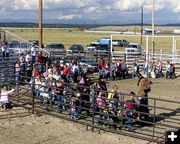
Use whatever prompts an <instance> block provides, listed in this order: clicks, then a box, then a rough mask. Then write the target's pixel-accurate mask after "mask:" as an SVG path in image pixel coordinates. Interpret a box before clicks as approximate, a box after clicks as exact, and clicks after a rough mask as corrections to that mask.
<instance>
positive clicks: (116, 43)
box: [112, 39, 129, 47]
mask: <svg viewBox="0 0 180 144" xmlns="http://www.w3.org/2000/svg"><path fill="white" fill-rule="evenodd" d="M112 44H113V46H120V47H126V46H127V45H128V44H129V42H128V41H126V40H123V39H122V40H112Z"/></svg>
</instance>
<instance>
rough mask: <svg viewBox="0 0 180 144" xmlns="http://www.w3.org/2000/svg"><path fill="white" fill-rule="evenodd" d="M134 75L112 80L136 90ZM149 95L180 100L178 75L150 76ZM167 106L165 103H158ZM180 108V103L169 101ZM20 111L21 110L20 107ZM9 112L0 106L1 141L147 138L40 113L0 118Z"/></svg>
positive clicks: (105, 143)
mask: <svg viewBox="0 0 180 144" xmlns="http://www.w3.org/2000/svg"><path fill="white" fill-rule="evenodd" d="M137 81H138V80H137V79H133V80H132V79H129V80H121V81H117V82H112V83H111V84H110V85H109V87H111V86H112V85H114V84H118V86H119V90H120V91H121V92H125V93H129V92H130V91H134V92H136V93H137V91H138V87H137ZM152 81H153V86H152V91H151V92H150V93H149V96H150V97H155V98H162V99H170V100H175V101H180V95H179V92H180V78H177V79H174V80H166V79H152ZM159 105H160V106H164V107H166V106H167V104H166V103H161V104H159ZM168 106H169V107H172V108H180V104H176V105H168ZM19 111H23V110H21V109H20V110H19ZM9 113H11V112H8V111H7V112H2V111H1V110H0V144H110V143H111V144H145V143H147V142H146V141H143V140H140V139H135V138H132V137H126V136H122V135H116V134H111V133H105V132H101V134H98V132H94V133H92V132H91V131H86V127H85V126H83V125H80V124H76V123H73V122H69V121H66V120H62V119H58V118H54V117H51V116H47V115H43V116H36V115H30V116H25V117H16V118H8V116H7V117H6V116H5V117H4V118H5V119H1V118H2V116H1V115H2V114H6V115H8V114H9Z"/></svg>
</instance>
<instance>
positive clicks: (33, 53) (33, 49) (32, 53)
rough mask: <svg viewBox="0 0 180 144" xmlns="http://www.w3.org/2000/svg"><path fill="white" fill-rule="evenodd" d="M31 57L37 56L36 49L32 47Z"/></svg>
mask: <svg viewBox="0 0 180 144" xmlns="http://www.w3.org/2000/svg"><path fill="white" fill-rule="evenodd" d="M31 55H32V56H36V50H35V47H32V48H31Z"/></svg>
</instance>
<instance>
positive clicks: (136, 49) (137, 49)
mask: <svg viewBox="0 0 180 144" xmlns="http://www.w3.org/2000/svg"><path fill="white" fill-rule="evenodd" d="M141 51H142V49H141V44H138V43H130V44H128V45H127V47H126V48H125V52H126V54H141Z"/></svg>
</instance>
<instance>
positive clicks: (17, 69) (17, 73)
mask: <svg viewBox="0 0 180 144" xmlns="http://www.w3.org/2000/svg"><path fill="white" fill-rule="evenodd" d="M20 72H21V66H20V61H19V60H17V61H16V63H15V76H16V78H15V79H16V87H17V86H19V81H20Z"/></svg>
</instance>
